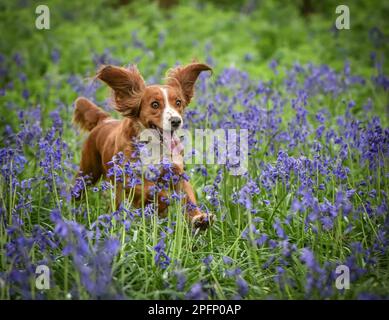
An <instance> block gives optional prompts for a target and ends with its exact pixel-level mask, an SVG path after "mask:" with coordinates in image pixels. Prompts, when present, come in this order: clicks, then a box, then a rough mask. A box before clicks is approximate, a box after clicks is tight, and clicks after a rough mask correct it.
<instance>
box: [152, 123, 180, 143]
mask: <svg viewBox="0 0 389 320" xmlns="http://www.w3.org/2000/svg"><path fill="white" fill-rule="evenodd" d="M149 127H150V129H153V130H155V131H156V132H157V133H158V136H159V139H160V142H161V143H163V144H165V145H167V146H168V147H169V149H171V148H175V147H176V146H177V145H178V144H181V139H180V137H179V136H178V134H177V130H176V129H175V130H163V129H162V128H160V127H159V126H157V125H155V124H153V123H150V124H149Z"/></svg>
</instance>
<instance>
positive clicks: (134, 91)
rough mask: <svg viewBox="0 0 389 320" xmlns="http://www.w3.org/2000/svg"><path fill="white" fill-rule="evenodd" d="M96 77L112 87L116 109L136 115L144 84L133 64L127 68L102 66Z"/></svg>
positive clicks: (132, 115) (126, 114)
mask: <svg viewBox="0 0 389 320" xmlns="http://www.w3.org/2000/svg"><path fill="white" fill-rule="evenodd" d="M96 77H97V78H98V79H100V80H101V81H104V82H105V83H106V84H108V85H109V86H110V87H111V88H112V90H113V98H114V102H115V109H116V110H117V111H119V112H120V113H121V114H123V115H124V116H129V117H136V116H138V113H139V107H140V103H141V99H142V95H143V91H144V89H145V87H146V85H145V82H144V80H143V78H142V76H141V74H140V73H139V71H138V69H137V68H136V67H135V66H130V67H129V68H121V67H115V66H104V67H102V68H101V69H100V70H99V71H98V73H97V75H96Z"/></svg>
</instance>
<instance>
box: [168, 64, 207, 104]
mask: <svg viewBox="0 0 389 320" xmlns="http://www.w3.org/2000/svg"><path fill="white" fill-rule="evenodd" d="M208 70H209V71H212V68H211V67H210V66H207V65H206V64H203V63H191V64H188V65H186V66H185V67H177V68H174V69H171V70H169V71H168V74H167V81H166V83H167V84H168V85H169V86H172V87H178V88H180V89H181V91H182V92H183V94H184V97H185V100H186V103H187V104H188V103H189V102H190V100H191V99H192V98H193V94H194V84H195V82H196V80H197V78H198V76H199V74H200V73H201V72H202V71H208Z"/></svg>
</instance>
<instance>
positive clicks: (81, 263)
mask: <svg viewBox="0 0 389 320" xmlns="http://www.w3.org/2000/svg"><path fill="white" fill-rule="evenodd" d="M125 2H126V1H123V3H125ZM93 3H94V4H93V5H91V4H90V2H89V1H86V0H82V1H74V2H73V1H59V0H53V1H49V3H48V6H49V8H50V29H49V30H37V29H36V28H35V19H36V17H37V15H36V14H35V8H36V6H37V5H38V4H39V2H35V1H27V0H26V1H1V3H0V9H1V10H0V30H1V33H2V36H1V38H0V106H1V108H0V132H1V140H0V221H1V224H0V299H96V298H101V299H387V298H388V297H389V260H388V259H389V251H388V244H389V239H388V227H389V218H388V192H389V187H388V183H389V181H388V180H389V171H388V168H389V167H388V164H389V163H388V161H389V160H388V155H389V127H388V125H389V123H388V108H389V99H388V90H389V78H388V68H387V62H386V61H385V58H386V54H387V52H388V46H389V44H388V36H389V35H388V34H387V31H388V24H387V17H388V15H389V6H388V4H387V3H386V4H385V3H384V2H383V1H376V2H374V1H346V3H344V4H346V5H349V8H350V17H351V29H350V30H337V29H336V28H335V27H334V24H335V19H336V17H337V15H336V14H335V8H336V6H337V5H338V3H337V2H336V1H326V2H321V3H320V4H315V5H314V7H313V9H314V10H313V12H311V13H309V14H308V15H303V14H302V13H301V9H300V5H301V4H302V1H294V2H293V1H291V2H288V3H289V4H286V3H285V2H284V1H266V2H265V1H260V2H258V3H257V2H256V1H236V2H234V5H231V4H229V2H228V1H223V2H222V4H219V5H217V4H216V1H212V2H205V1H198V2H194V3H192V2H189V1H182V2H180V4H179V5H175V6H173V7H171V8H168V9H162V8H160V7H159V6H158V4H157V3H154V2H148V1H147V2H142V1H139V2H138V1H133V2H132V1H130V2H129V3H128V4H121V5H119V4H118V3H119V1H103V0H99V1H95V2H93ZM193 58H196V59H198V60H199V61H201V62H205V63H208V64H209V65H211V66H212V67H213V69H214V72H213V75H212V76H209V75H206V74H202V75H201V76H200V79H199V81H198V83H197V87H196V95H195V98H194V101H192V103H191V105H190V106H189V107H188V110H187V112H186V123H187V126H188V128H191V129H195V128H210V129H218V128H222V129H230V128H242V129H248V130H249V156H248V164H249V167H248V172H247V174H245V175H242V176H233V175H231V174H230V172H229V170H230V168H229V167H228V166H223V165H188V167H187V174H188V175H189V177H190V181H191V183H192V185H193V186H194V188H195V191H196V194H197V198H198V200H199V203H200V205H201V207H202V208H203V210H204V211H207V212H211V213H213V214H215V215H216V217H217V220H216V222H215V223H214V224H213V226H212V227H211V228H209V229H208V230H206V231H204V232H195V231H194V230H192V228H191V226H190V225H188V223H187V222H186V220H185V219H184V216H183V214H182V204H181V203H180V200H179V199H178V198H179V197H177V196H175V197H173V198H172V199H171V201H172V205H171V206H170V209H169V214H168V217H167V218H165V219H159V218H158V217H157V215H156V214H154V211H153V209H152V207H149V206H148V207H145V208H143V209H141V210H137V209H134V208H132V206H131V201H129V202H126V203H125V205H124V206H123V207H121V208H120V209H119V210H117V211H114V212H112V210H111V208H112V206H111V203H112V201H113V199H114V191H113V186H112V185H111V184H110V183H107V182H99V183H98V184H97V185H96V186H87V187H86V190H85V191H86V192H85V197H84V199H83V201H81V202H76V201H75V200H74V198H73V197H72V193H73V194H74V192H77V190H75V189H76V188H75V187H74V176H75V173H76V171H77V169H78V164H79V161H80V154H81V147H82V143H83V141H84V139H85V137H86V136H85V135H84V134H82V133H81V132H79V131H78V129H77V128H75V127H74V125H73V124H72V114H73V102H74V100H75V99H76V98H77V97H78V96H85V97H88V98H90V99H91V100H93V101H95V102H96V103H97V104H98V105H100V106H102V107H103V108H105V109H106V110H109V99H108V98H109V92H108V90H107V88H106V86H103V85H101V84H100V83H98V82H97V81H93V77H94V75H95V72H96V70H97V69H98V68H99V66H101V65H102V64H115V65H127V64H130V63H131V64H136V65H137V66H138V68H139V69H140V70H141V72H142V74H143V75H144V78H145V80H146V82H147V83H158V82H160V81H161V80H162V79H163V77H164V76H165V72H166V71H167V69H168V68H170V67H172V66H174V65H176V64H185V63H188V62H191V61H192V59H193ZM111 112H112V114H113V115H114V116H115V117H119V115H118V114H115V113H114V112H113V111H111ZM139 181H140V182H139V183H142V177H141V179H140V180H139ZM76 187H77V186H76ZM39 265H45V266H48V268H49V270H50V289H48V290H40V289H38V288H37V286H36V278H37V274H36V268H37V266H39ZM339 265H345V266H347V267H348V268H349V271H350V288H349V289H342V290H339V289H337V288H336V286H335V283H336V278H337V277H338V274H336V268H337V266H339Z"/></svg>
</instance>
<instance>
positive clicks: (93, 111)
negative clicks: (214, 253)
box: [74, 63, 211, 228]
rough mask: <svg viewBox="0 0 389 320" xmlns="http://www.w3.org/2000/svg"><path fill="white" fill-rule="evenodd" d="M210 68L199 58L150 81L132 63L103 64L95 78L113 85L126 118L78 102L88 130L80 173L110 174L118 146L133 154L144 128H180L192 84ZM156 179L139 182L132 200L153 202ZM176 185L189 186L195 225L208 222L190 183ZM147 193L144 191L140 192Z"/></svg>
mask: <svg viewBox="0 0 389 320" xmlns="http://www.w3.org/2000/svg"><path fill="white" fill-rule="evenodd" d="M207 70H211V68H210V67H209V66H207V65H205V64H201V63H191V64H189V65H187V66H184V67H177V68H174V69H171V70H170V71H169V72H168V76H167V80H166V84H164V85H146V84H145V82H144V80H143V78H142V76H141V74H140V73H139V71H138V70H137V68H136V67H134V66H131V67H129V68H122V67H115V66H105V67H103V68H102V69H101V70H100V71H99V72H98V74H97V78H98V79H100V80H102V81H103V82H105V83H106V84H107V85H109V86H110V87H111V88H112V91H113V100H114V108H115V109H116V110H117V111H119V112H120V113H121V114H122V115H123V117H124V118H123V119H122V120H116V119H113V118H111V117H110V115H109V114H108V113H106V112H105V111H103V110H102V109H100V108H99V107H97V106H96V105H95V104H94V103H92V102H91V101H89V100H88V99H86V98H82V97H81V98H78V99H77V100H76V102H75V112H74V122H75V123H76V124H78V125H79V126H80V127H81V128H82V129H84V130H87V131H90V134H89V136H88V138H87V140H86V141H85V144H84V147H83V150H82V156H81V163H80V170H79V175H88V176H90V177H91V182H92V183H96V182H97V181H98V180H99V178H100V177H101V176H103V177H104V178H107V171H108V169H109V167H110V165H109V162H110V161H111V159H112V157H113V156H114V155H116V154H118V153H119V152H122V153H123V154H124V157H125V158H126V159H127V160H130V161H131V160H133V159H132V154H133V151H134V145H133V139H132V138H133V137H139V134H140V133H141V131H142V130H144V129H145V128H149V129H155V130H158V131H159V132H160V133H163V132H170V133H174V131H176V130H178V129H180V128H181V127H182V124H183V115H184V111H185V108H186V107H187V105H188V104H189V103H190V101H191V99H192V98H193V95H194V84H195V82H196V80H197V78H198V76H199V74H200V73H201V72H202V71H207ZM173 167H174V170H175V172H177V174H179V175H180V174H182V173H183V170H184V169H183V163H174V165H173ZM153 184H154V183H153V182H151V181H148V180H145V182H144V184H143V187H142V186H141V185H137V186H136V187H135V195H134V205H135V206H136V207H140V206H141V205H142V199H144V201H146V202H151V201H152V200H153V199H150V196H149V192H148V191H149V189H150V187H151V186H153ZM175 189H176V190H179V191H183V192H185V202H186V203H187V204H189V205H188V206H187V208H188V209H187V216H188V219H189V221H191V222H192V223H193V224H194V225H195V226H196V227H200V228H205V227H206V226H207V225H208V220H209V219H208V217H207V215H206V214H205V213H203V212H202V211H200V209H199V208H198V207H197V206H196V199H195V195H194V192H193V189H192V186H191V185H190V183H189V182H188V181H187V180H185V179H181V180H180V182H179V183H178V185H177V186H175ZM142 194H143V195H142ZM121 195H122V186H120V185H119V186H118V190H117V192H116V205H117V206H118V205H119V204H120V203H121V200H122V199H121ZM164 197H165V198H166V197H167V194H166V192H165V191H161V192H159V194H158V197H157V198H158V199H157V200H158V212H159V214H160V215H163V214H164V212H165V211H166V209H167V204H166V203H165V201H163V198H164Z"/></svg>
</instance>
